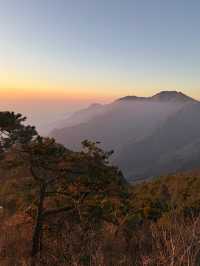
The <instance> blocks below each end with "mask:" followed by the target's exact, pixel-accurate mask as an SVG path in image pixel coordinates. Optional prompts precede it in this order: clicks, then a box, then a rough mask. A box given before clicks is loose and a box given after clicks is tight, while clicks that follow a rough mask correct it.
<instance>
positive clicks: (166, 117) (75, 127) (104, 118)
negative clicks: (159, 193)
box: [51, 91, 200, 180]
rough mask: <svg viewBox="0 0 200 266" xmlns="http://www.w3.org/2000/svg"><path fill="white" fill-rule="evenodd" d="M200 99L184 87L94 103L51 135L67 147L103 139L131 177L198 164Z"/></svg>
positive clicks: (176, 169)
mask: <svg viewBox="0 0 200 266" xmlns="http://www.w3.org/2000/svg"><path fill="white" fill-rule="evenodd" d="M199 117H200V102H198V101H197V100H194V99H192V98H190V97H188V96H186V95H184V94H183V93H181V92H176V91H162V92H160V93H158V94H156V95H154V96H152V97H136V96H126V97H124V98H121V99H118V100H116V101H114V102H113V103H111V104H107V105H99V104H94V105H91V106H90V107H89V108H87V109H84V110H81V111H79V112H76V113H75V114H73V115H72V116H71V117H70V118H68V119H66V120H65V121H62V125H61V126H60V128H58V129H55V130H54V131H53V132H52V133H51V135H52V136H53V137H55V138H56V140H57V141H58V142H60V143H62V144H64V145H65V146H67V147H68V148H71V149H75V150H77V149H79V148H80V146H81V141H82V140H84V139H89V140H92V141H100V142H101V143H102V146H103V147H104V148H105V149H108V150H110V149H114V151H115V155H114V157H113V162H114V163H116V164H117V165H119V167H120V168H121V169H122V171H123V173H124V174H125V176H126V177H127V178H128V179H130V180H134V179H138V178H141V179H142V178H148V177H151V176H155V175H164V174H168V173H172V172H176V171H178V170H189V169H192V168H195V167H197V166H198V163H199V161H198V160H199V157H200V124H199Z"/></svg>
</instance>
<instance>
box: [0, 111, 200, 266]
mask: <svg viewBox="0 0 200 266" xmlns="http://www.w3.org/2000/svg"><path fill="white" fill-rule="evenodd" d="M0 132H1V136H0V148H1V150H0V155H1V157H0V177H1V179H0V183H1V184H0V206H1V209H0V215H1V221H2V222H1V225H0V226H1V236H0V265H3V266H4V265H8V266H12V265H31V266H34V265H55V266H59V265H73V266H75V265H76V266H77V265H80V266H85V265H92V266H93V265H94V266H95V265H96V266H97V265H98V266H101V265H102V266H104V265H105V266H107V265H108V266H110V265H124V266H125V265H127V266H128V265H133V266H134V265H138V266H140V265H141V266H144V265H151V266H154V265H166V266H168V265H174V266H176V265H177V266H178V265H192V266H195V265H199V264H200V248H199V241H200V216H199V215H200V172H199V171H198V170H194V171H192V172H186V173H179V174H178V173H177V174H176V175H169V176H165V177H156V178H153V179H151V180H150V181H148V182H143V183H138V184H129V183H127V181H126V180H125V179H124V177H123V174H122V172H121V171H120V170H119V169H118V168H117V167H114V166H112V165H111V163H110V160H109V159H110V156H111V155H112V152H105V151H103V150H102V149H100V148H99V146H98V143H94V142H90V141H83V143H82V146H83V148H82V150H81V151H79V152H74V151H71V150H69V149H67V148H65V147H64V146H62V145H61V144H58V143H57V142H55V140H54V139H51V138H43V137H41V136H39V135H38V133H37V131H36V129H35V128H34V127H32V126H27V125H26V124H25V118H24V117H23V116H22V115H20V114H15V113H10V112H1V113H0Z"/></svg>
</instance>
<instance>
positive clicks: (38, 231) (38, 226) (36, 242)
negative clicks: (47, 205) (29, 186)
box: [31, 184, 46, 266]
mask: <svg viewBox="0 0 200 266" xmlns="http://www.w3.org/2000/svg"><path fill="white" fill-rule="evenodd" d="M45 192H46V186H45V184H42V186H41V188H40V195H39V204H38V209H37V217H36V223H35V228H34V231H33V238H32V250H31V257H32V266H34V265H35V259H36V256H37V254H38V253H39V251H40V250H41V236H42V229H43V207H44V206H43V205H44V199H45Z"/></svg>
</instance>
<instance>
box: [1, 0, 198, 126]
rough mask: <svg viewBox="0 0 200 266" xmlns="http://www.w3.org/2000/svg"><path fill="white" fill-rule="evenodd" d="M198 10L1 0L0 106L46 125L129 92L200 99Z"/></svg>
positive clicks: (174, 5) (109, 1) (142, 3)
mask: <svg viewBox="0 0 200 266" xmlns="http://www.w3.org/2000/svg"><path fill="white" fill-rule="evenodd" d="M199 13H200V1H198V0H190V1H188V0H168V1H165V0H151V1H149V0H123V1H122V0H84V1H83V0H57V1H55V0H0V106H1V109H5V108H12V109H16V110H19V111H22V112H25V113H27V114H28V115H29V116H32V117H33V118H34V119H33V120H34V121H37V119H38V118H37V117H40V118H41V121H40V122H42V121H43V120H44V121H46V120H47V119H51V120H54V119H57V116H59V114H61V113H62V114H64V113H65V112H68V111H72V110H74V109H76V108H78V107H79V106H85V105H87V104H88V103H90V102H94V101H95V102H109V101H112V100H114V99H116V98H118V97H122V96H124V95H138V96H142V95H143V96H148V95H152V94H154V93H156V92H158V91H160V90H178V91H182V92H184V93H186V94H188V95H190V96H193V97H195V98H197V99H200V33H199V28H200V16H199ZM44 121H43V122H44Z"/></svg>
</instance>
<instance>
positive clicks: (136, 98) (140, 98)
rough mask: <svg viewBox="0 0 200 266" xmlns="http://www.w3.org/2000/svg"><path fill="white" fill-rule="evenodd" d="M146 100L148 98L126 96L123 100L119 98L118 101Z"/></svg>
mask: <svg viewBox="0 0 200 266" xmlns="http://www.w3.org/2000/svg"><path fill="white" fill-rule="evenodd" d="M141 100H146V97H137V96H133V95H132V96H125V97H122V98H119V99H118V100H117V101H141Z"/></svg>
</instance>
